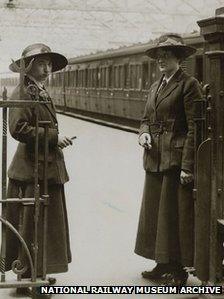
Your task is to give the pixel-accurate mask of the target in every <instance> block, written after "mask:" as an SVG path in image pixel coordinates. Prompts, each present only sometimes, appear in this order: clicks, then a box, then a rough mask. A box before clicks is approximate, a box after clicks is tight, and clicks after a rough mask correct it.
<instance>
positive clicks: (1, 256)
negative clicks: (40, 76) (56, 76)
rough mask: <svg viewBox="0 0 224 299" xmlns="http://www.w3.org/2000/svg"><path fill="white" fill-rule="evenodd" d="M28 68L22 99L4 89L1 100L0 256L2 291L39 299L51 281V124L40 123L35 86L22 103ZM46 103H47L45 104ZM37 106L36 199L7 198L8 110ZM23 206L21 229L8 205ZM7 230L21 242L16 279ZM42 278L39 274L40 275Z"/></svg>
mask: <svg viewBox="0 0 224 299" xmlns="http://www.w3.org/2000/svg"><path fill="white" fill-rule="evenodd" d="M26 71H27V69H26V68H25V64H24V61H22V62H21V66H20V69H19V72H20V99H21V100H18V101H10V100H8V98H7V90H6V89H4V91H3V94H2V98H1V100H0V108H1V109H2V198H1V199H0V203H1V205H2V213H1V216H0V222H1V253H0V273H1V281H0V288H21V287H32V288H33V295H32V296H33V297H35V292H34V290H35V287H37V286H40V285H49V284H50V281H49V280H48V279H47V277H46V248H47V213H48V211H47V209H48V198H49V196H48V180H47V161H48V126H49V123H50V122H48V121H39V117H38V113H39V112H38V111H39V105H42V104H43V102H39V98H38V90H37V87H36V86H35V85H31V86H29V93H30V94H31V95H32V98H33V99H34V100H30V101H28V100H25V101H24V100H22V99H23V92H24V75H25V72H26ZM45 103H46V102H45ZM28 106H29V107H33V109H34V113H35V162H34V163H35V165H34V197H32V198H7V110H8V108H22V107H28ZM40 125H41V126H42V127H44V176H43V177H44V179H43V186H44V194H40V188H39V181H38V144H39V142H38V129H39V126H40ZM15 203H17V204H19V205H20V210H19V213H20V214H19V215H20V216H19V226H18V228H16V227H14V226H13V225H12V223H10V222H9V221H8V220H7V206H8V205H13V204H15ZM27 205H32V206H33V207H34V214H33V223H34V227H33V232H34V234H33V246H32V250H30V249H29V246H28V244H27V243H26V240H25V239H24V236H23V234H22V227H23V214H24V208H25V207H26V206H27ZM41 205H42V206H43V219H40V217H39V212H40V207H41ZM40 221H43V232H42V234H43V244H42V246H43V248H42V252H43V258H42V275H41V277H37V257H38V250H39V247H38V246H39V244H38V234H37V232H38V223H39V222H40ZM7 231H11V232H12V233H13V234H14V235H15V236H16V237H17V238H18V240H19V242H20V248H19V252H18V258H17V259H16V260H14V261H13V263H12V266H11V269H12V271H13V272H14V274H15V275H16V276H15V279H13V280H9V279H7V277H6V273H5V269H6V268H5V262H6V235H7ZM21 252H23V254H25V256H26V258H27V260H28V265H29V268H30V271H31V277H30V279H25V278H23V274H24V272H25V271H26V270H27V265H24V264H23V262H22V260H21V259H20V256H21ZM38 276H39V275H38Z"/></svg>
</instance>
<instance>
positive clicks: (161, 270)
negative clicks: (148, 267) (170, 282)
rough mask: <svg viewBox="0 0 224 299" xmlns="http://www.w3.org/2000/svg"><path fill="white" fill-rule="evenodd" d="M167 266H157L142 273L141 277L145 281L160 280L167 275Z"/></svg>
mask: <svg viewBox="0 0 224 299" xmlns="http://www.w3.org/2000/svg"><path fill="white" fill-rule="evenodd" d="M169 272H170V270H169V265H168V264H161V263H159V264H157V265H156V266H155V268H154V269H152V271H144V272H142V277H143V278H147V279H160V278H162V277H163V276H164V275H165V274H167V273H169Z"/></svg>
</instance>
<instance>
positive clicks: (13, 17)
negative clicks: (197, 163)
mask: <svg viewBox="0 0 224 299" xmlns="http://www.w3.org/2000/svg"><path fill="white" fill-rule="evenodd" d="M222 6H224V0H38V1H37V0H0V73H5V72H8V65H9V64H10V62H11V58H13V59H17V58H19V57H20V56H21V52H22V49H24V48H25V47H26V46H27V45H29V44H32V43H37V42H42V43H45V44H47V45H49V46H50V47H51V48H52V49H53V50H54V51H59V52H60V53H62V54H64V55H66V56H67V57H68V58H71V57H76V56H80V55H85V54H90V53H96V52H98V51H104V50H107V49H115V48H119V47H122V46H130V45H132V44H136V43H141V42H144V43H145V42H147V41H149V40H151V39H154V38H156V37H158V36H159V35H161V34H162V33H165V32H177V33H181V34H186V33H191V32H194V31H199V27H198V25H197V21H198V20H201V19H204V18H208V17H212V16H214V15H215V9H217V8H220V7H222Z"/></svg>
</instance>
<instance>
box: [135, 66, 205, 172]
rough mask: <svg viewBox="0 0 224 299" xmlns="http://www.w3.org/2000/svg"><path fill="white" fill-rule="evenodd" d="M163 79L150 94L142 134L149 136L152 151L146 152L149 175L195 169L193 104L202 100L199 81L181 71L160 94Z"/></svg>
mask: <svg viewBox="0 0 224 299" xmlns="http://www.w3.org/2000/svg"><path fill="white" fill-rule="evenodd" d="M161 80H162V78H160V80H158V81H156V82H155V83H154V84H153V85H152V86H151V88H150V90H149V96H148V101H147V103H146V107H145V112H144V115H143V118H142V123H141V127H140V134H142V133H144V132H146V133H150V135H151V137H152V148H151V149H150V150H148V149H146V150H145V151H144V157H143V165H144V169H145V170H146V171H152V172H158V171H165V170H168V169H171V168H172V167H180V168H181V169H183V170H188V171H190V172H193V168H194V119H193V118H194V100H196V99H199V98H201V88H200V85H199V83H198V81H197V80H196V79H195V78H193V77H191V76H189V75H188V74H186V73H185V72H184V71H183V70H182V69H181V68H180V69H179V70H178V71H177V72H176V73H175V74H174V76H173V77H172V78H171V79H170V81H169V82H168V84H167V85H166V87H165V88H164V89H163V90H162V91H161V92H160V93H159V95H158V97H157V90H158V87H159V86H160V83H161Z"/></svg>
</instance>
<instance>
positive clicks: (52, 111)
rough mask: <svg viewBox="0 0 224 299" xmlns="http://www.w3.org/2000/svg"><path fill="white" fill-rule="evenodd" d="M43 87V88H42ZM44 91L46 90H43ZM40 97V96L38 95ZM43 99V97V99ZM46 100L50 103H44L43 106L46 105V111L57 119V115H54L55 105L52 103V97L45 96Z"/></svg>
mask: <svg viewBox="0 0 224 299" xmlns="http://www.w3.org/2000/svg"><path fill="white" fill-rule="evenodd" d="M44 89H45V88H44ZM45 91H46V90H45ZM46 93H47V94H48V92H47V91H46ZM40 97H41V96H40ZM43 100H44V99H43ZM47 100H48V101H50V103H46V104H44V106H46V108H47V109H48V111H49V112H50V113H51V115H52V116H53V117H54V119H55V120H56V121H57V117H56V111H55V107H54V104H53V102H52V99H51V98H50V96H49V95H48V98H47Z"/></svg>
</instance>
